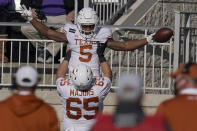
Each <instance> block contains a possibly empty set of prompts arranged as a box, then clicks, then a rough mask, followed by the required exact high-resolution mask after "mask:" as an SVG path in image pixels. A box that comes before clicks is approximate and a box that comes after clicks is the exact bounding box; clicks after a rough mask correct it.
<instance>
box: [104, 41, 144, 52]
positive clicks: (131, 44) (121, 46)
mask: <svg viewBox="0 0 197 131" xmlns="http://www.w3.org/2000/svg"><path fill="white" fill-rule="evenodd" d="M147 43H148V42H147V39H146V38H145V39H141V40H130V41H125V42H121V41H114V40H113V39H109V40H108V42H107V47H109V48H111V49H113V50H116V51H132V50H135V49H137V48H140V47H142V46H144V45H146V44H147Z"/></svg>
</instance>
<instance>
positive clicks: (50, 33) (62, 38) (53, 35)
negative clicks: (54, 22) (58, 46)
mask: <svg viewBox="0 0 197 131" xmlns="http://www.w3.org/2000/svg"><path fill="white" fill-rule="evenodd" d="M21 10H22V14H21V15H22V16H24V17H25V18H26V19H27V20H28V21H29V22H30V23H31V24H32V25H33V26H34V27H35V28H36V30H37V31H38V32H40V33H41V34H43V35H45V36H46V37H48V38H49V39H52V40H55V41H58V42H67V38H66V35H65V34H64V33H61V32H57V31H54V30H52V29H50V28H48V27H47V26H45V25H44V24H42V23H40V22H39V21H37V20H36V17H35V16H36V15H35V14H34V13H35V11H34V10H32V9H31V8H29V9H27V8H26V6H25V5H22V6H21Z"/></svg>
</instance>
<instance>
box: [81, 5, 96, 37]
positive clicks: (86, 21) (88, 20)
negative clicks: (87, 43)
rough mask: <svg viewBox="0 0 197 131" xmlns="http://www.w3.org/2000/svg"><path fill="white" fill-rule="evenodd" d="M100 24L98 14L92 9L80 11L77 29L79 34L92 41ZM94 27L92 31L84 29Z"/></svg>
mask: <svg viewBox="0 0 197 131" xmlns="http://www.w3.org/2000/svg"><path fill="white" fill-rule="evenodd" d="M97 24H98V16H97V14H96V12H95V11H94V10H93V9H92V8H90V7H87V8H83V9H81V10H80V11H79V14H78V16H77V27H78V29H79V32H80V33H81V35H82V36H83V37H84V38H87V39H90V38H92V37H93V36H94V34H95V30H96V25H97ZM84 25H85V26H92V30H90V31H86V30H83V29H82V26H84Z"/></svg>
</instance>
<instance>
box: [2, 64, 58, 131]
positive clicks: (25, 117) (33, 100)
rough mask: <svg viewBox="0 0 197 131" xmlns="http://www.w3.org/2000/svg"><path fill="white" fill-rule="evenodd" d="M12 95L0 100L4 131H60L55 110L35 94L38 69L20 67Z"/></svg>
mask: <svg viewBox="0 0 197 131" xmlns="http://www.w3.org/2000/svg"><path fill="white" fill-rule="evenodd" d="M14 80H15V82H14V85H13V88H15V89H16V93H14V94H13V95H12V96H11V97H9V98H7V99H6V100H4V101H2V102H0V115H1V118H0V127H1V130H2V131H58V129H59V127H58V119H57V116H56V112H55V110H54V109H53V108H52V107H51V106H49V105H48V104H46V103H44V102H43V101H42V100H41V99H39V98H37V97H36V96H35V94H34V91H35V89H36V85H37V83H38V74H37V71H36V70H35V69H34V68H32V67H30V66H24V67H21V68H19V69H18V71H17V73H16V77H15V79H14Z"/></svg>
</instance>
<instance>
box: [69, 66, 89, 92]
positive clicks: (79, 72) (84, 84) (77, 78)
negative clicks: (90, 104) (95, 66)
mask: <svg viewBox="0 0 197 131" xmlns="http://www.w3.org/2000/svg"><path fill="white" fill-rule="evenodd" d="M92 77H93V74H92V70H91V68H90V67H89V66H87V65H85V64H80V65H78V66H77V67H75V68H74V69H73V71H72V73H71V80H72V82H73V84H74V85H75V87H76V88H77V89H78V90H80V91H82V90H87V89H89V88H90V86H91V82H92Z"/></svg>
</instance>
